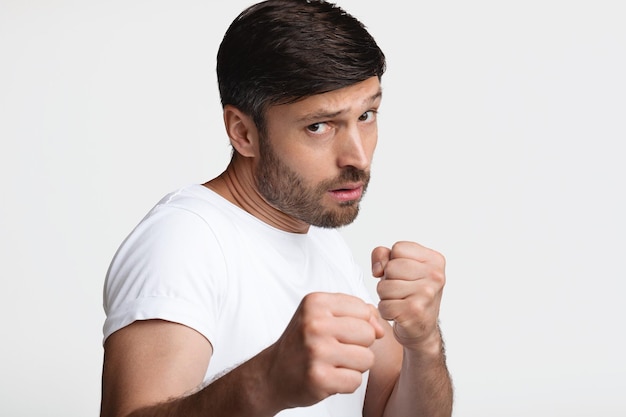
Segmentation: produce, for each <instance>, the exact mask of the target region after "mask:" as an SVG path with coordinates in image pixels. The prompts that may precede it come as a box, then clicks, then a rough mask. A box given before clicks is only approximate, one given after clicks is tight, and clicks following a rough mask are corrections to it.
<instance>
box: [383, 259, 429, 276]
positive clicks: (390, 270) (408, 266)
mask: <svg viewBox="0 0 626 417" xmlns="http://www.w3.org/2000/svg"><path fill="white" fill-rule="evenodd" d="M432 268H433V267H432V266H431V265H430V264H426V263H422V262H419V261H416V260H415V259H409V258H396V259H392V260H390V261H389V262H387V266H386V267H385V279H389V280H405V281H415V280H418V279H420V278H424V277H425V276H427V274H428V272H429V271H431V270H432Z"/></svg>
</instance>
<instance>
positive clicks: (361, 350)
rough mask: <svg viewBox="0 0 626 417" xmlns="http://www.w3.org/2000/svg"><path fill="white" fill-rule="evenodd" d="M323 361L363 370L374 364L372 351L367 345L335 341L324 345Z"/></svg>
mask: <svg viewBox="0 0 626 417" xmlns="http://www.w3.org/2000/svg"><path fill="white" fill-rule="evenodd" d="M325 348H326V350H327V352H326V353H327V356H326V358H325V361H326V362H327V363H330V364H332V365H334V366H336V367H341V368H347V369H353V370H355V371H359V372H365V371H367V370H368V369H370V368H371V367H372V366H374V360H375V356H374V352H373V351H372V350H371V349H369V348H368V347H364V346H359V345H345V344H341V343H336V344H334V345H332V344H329V345H326V346H325Z"/></svg>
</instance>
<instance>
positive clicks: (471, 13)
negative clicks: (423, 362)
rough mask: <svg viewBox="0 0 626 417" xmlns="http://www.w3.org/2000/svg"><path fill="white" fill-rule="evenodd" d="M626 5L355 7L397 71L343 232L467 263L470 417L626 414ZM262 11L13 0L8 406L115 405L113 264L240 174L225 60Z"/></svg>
mask: <svg viewBox="0 0 626 417" xmlns="http://www.w3.org/2000/svg"><path fill="white" fill-rule="evenodd" d="M619 3H621V2H619V1H612V2H611V1H602V0H599V1H554V0H545V1H534V0H530V1H523V2H522V1H495V0H494V1H474V2H465V1H460V0H455V1H449V2H415V3H408V2H404V1H393V0H392V1H386V2H377V1H373V0H369V1H364V0H345V1H340V2H339V4H340V5H341V6H343V7H344V8H346V9H347V10H348V11H349V12H351V13H352V14H354V15H355V16H356V17H357V18H359V19H361V20H362V21H363V22H364V23H365V24H366V25H367V26H368V28H369V29H370V31H371V33H372V34H373V35H374V36H375V37H376V39H377V40H378V42H379V44H380V46H381V47H382V48H383V50H384V51H385V53H386V55H387V57H388V64H389V70H388V72H387V74H386V75H385V76H384V78H383V86H384V94H385V99H384V103H383V107H382V109H381V116H380V119H379V123H380V141H379V148H378V151H377V155H376V159H375V163H374V168H373V169H374V179H373V182H372V184H371V187H370V190H369V193H368V195H367V196H366V199H365V201H364V203H363V210H362V215H361V216H360V217H359V219H358V220H357V221H356V222H355V223H354V224H353V225H352V226H350V227H348V228H347V229H345V235H346V237H347V239H348V240H349V243H350V244H351V245H352V246H353V247H354V250H355V253H356V255H357V257H358V260H359V262H361V263H362V264H363V266H364V267H365V268H367V267H368V257H369V251H370V250H371V249H372V248H373V247H374V246H376V245H380V244H384V245H389V244H391V243H393V242H394V241H395V240H401V239H402V240H416V241H419V242H421V243H423V244H425V245H427V246H430V247H433V248H435V249H437V250H439V251H441V252H442V253H444V254H445V255H446V257H447V260H448V269H447V271H448V284H447V286H446V290H445V298H444V301H443V305H442V311H441V321H442V327H443V330H444V333H445V338H446V341H447V345H448V355H449V367H450V370H451V373H452V375H453V378H454V383H455V386H456V409H455V416H458V417H474V416H476V417H478V416H481V417H488V416H494V417H495V416H507V417H514V416H546V417H547V416H570V417H571V416H604V417H611V416H624V415H626V400H625V398H626V396H625V395H624V391H625V389H626V383H625V382H624V381H625V380H626V360H625V359H624V353H625V352H626V335H625V334H624V333H625V328H624V319H625V318H626V308H625V307H624V302H623V298H624V292H625V290H626V285H625V284H624V280H625V279H626V266H624V253H625V251H626V239H625V237H624V236H625V234H626V221H625V220H624V215H625V214H626V202H625V200H626V198H625V192H626V187H625V185H626V184H625V181H626V180H625V178H626V168H625V167H624V165H625V164H624V159H625V158H624V156H625V154H624V151H623V142H624V140H625V139H626V117H625V116H626V81H625V80H626V76H625V74H626V28H625V24H624V22H625V21H626V15H625V14H624V12H623V11H621V10H620V9H619V8H618V5H619ZM249 4H250V1H242V0H231V1H228V2H219V3H218V2H209V1H208V0H205V1H192V0H190V1H176V2H174V1H169V2H167V1H162V0H158V1H147V0H138V1H107V2H105V1H93V0H88V1H69V0H56V1H55V0H47V1H44V0H39V1H36V0H30V1H19V0H0V139H1V142H0V143H1V144H2V148H1V150H0V181H1V183H0V187H1V188H0V190H1V192H2V200H1V203H0V256H1V258H0V259H1V267H2V269H1V272H0V273H1V290H0V325H1V329H2V343H0V382H1V383H2V386H1V388H2V389H1V391H0V393H1V394H0V397H1V400H0V415H3V416H5V415H6V416H13V417H17V416H29V417H31V416H58V415H64V416H70V417H73V416H76V417H79V416H81V417H84V416H96V415H97V414H98V409H99V398H100V392H99V390H100V368H101V360H102V348H101V326H102V322H103V320H104V313H103V311H102V307H101V293H102V284H103V279H104V274H105V272H106V269H107V266H108V263H109V261H110V259H111V257H112V256H113V253H114V251H115V249H116V248H117V246H118V245H119V243H120V242H121V241H122V239H123V238H124V237H125V236H126V234H127V233H128V232H129V231H130V230H131V228H132V227H133V226H134V225H135V224H136V223H137V222H138V221H139V220H140V218H141V217H142V216H143V215H144V214H145V212H146V211H147V210H148V209H149V208H150V207H151V206H152V205H153V204H154V203H155V202H156V201H157V200H158V199H159V198H160V197H161V196H162V195H164V194H165V193H167V192H169V191H171V190H173V189H175V188H177V187H179V186H182V185H186V184H188V183H199V182H203V181H205V180H207V179H209V178H211V177H213V176H214V175H217V174H218V173H219V172H221V170H222V169H223V168H224V166H225V164H226V162H227V160H228V157H229V148H228V142H227V140H226V136H225V134H224V131H223V127H222V122H221V113H220V106H219V100H218V93H217V87H216V79H215V72H214V67H215V53H216V50H217V47H218V44H219V41H220V40H221V37H222V35H223V33H224V31H225V29H226V27H227V26H228V24H229V23H230V21H231V20H232V19H233V18H234V17H235V16H236V15H237V14H238V12H239V11H241V10H242V9H243V8H244V7H245V6H248V5H249ZM373 282H374V280H373V279H372V283H373ZM372 288H373V286H372Z"/></svg>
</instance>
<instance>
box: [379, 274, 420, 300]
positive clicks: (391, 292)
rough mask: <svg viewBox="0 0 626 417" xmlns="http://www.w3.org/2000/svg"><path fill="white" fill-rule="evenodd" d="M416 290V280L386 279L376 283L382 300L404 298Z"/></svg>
mask: <svg viewBox="0 0 626 417" xmlns="http://www.w3.org/2000/svg"><path fill="white" fill-rule="evenodd" d="M416 291H417V287H416V283H415V281H407V280H400V279H384V280H380V281H378V284H377V285H376V292H377V293H378V297H379V298H380V299H381V300H402V299H404V298H406V297H409V296H410V295H413V294H415V292H416Z"/></svg>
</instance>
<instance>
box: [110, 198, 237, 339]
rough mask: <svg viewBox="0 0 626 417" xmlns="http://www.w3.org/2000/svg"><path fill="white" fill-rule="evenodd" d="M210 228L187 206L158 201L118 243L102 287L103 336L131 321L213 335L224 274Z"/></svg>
mask: <svg viewBox="0 0 626 417" xmlns="http://www.w3.org/2000/svg"><path fill="white" fill-rule="evenodd" d="M225 265H226V264H225V261H224V256H223V252H222V250H221V248H220V246H219V243H218V242H217V240H216V238H215V235H214V233H213V231H212V229H211V227H210V226H209V225H208V224H207V223H206V221H205V220H204V219H203V218H201V217H200V216H198V215H197V214H196V213H193V212H192V211H189V210H186V209H184V208H179V207H172V206H157V207H155V208H154V209H153V210H152V211H151V212H150V213H149V214H148V216H146V218H144V220H142V222H141V223H140V224H139V225H138V226H137V227H136V228H135V229H134V230H133V231H132V232H131V234H130V235H129V236H128V237H127V238H126V240H125V241H124V242H123V243H122V245H121V246H120V248H119V249H118V251H117V253H116V254H115V256H114V258H113V260H112V262H111V265H110V267H109V270H108V272H107V276H106V280H105V286H104V310H105V313H106V320H105V323H104V328H103V333H104V340H106V338H107V337H108V336H110V335H111V334H112V333H114V332H115V331H117V330H119V329H121V328H123V327H125V326H127V325H129V324H131V323H132V322H134V321H136V320H149V319H161V320H167V321H171V322H175V323H180V324H183V325H185V326H188V327H190V328H193V329H194V330H196V331H198V332H199V333H200V334H202V335H203V336H204V337H206V338H207V339H208V340H209V341H211V340H212V339H213V336H214V334H215V329H216V326H217V321H218V316H219V305H220V298H221V294H222V293H223V288H221V285H222V284H223V281H224V277H225V275H226V266H225Z"/></svg>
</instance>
